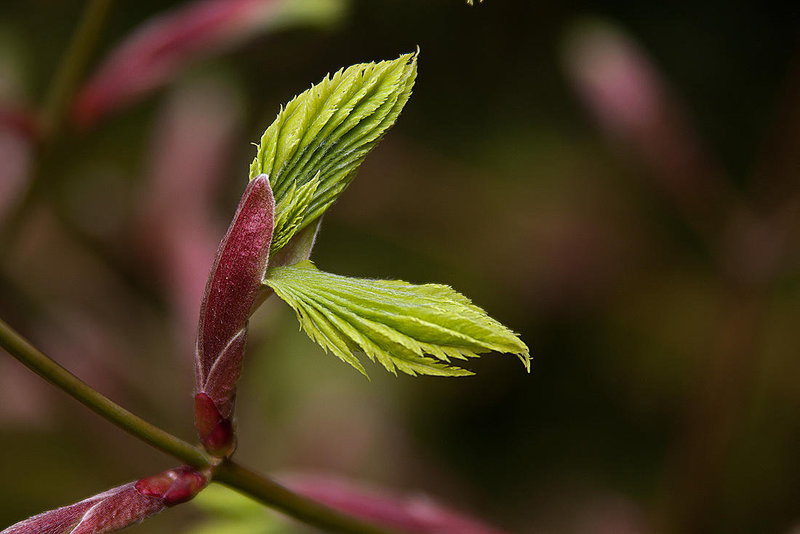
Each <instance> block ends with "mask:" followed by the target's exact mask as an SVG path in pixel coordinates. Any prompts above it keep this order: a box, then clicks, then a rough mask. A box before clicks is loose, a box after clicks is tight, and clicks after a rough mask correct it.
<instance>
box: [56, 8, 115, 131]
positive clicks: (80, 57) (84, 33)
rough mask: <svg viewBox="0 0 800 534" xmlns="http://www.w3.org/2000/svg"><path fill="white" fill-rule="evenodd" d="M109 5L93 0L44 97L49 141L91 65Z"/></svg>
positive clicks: (58, 127) (59, 127)
mask: <svg viewBox="0 0 800 534" xmlns="http://www.w3.org/2000/svg"><path fill="white" fill-rule="evenodd" d="M110 8H111V0H90V2H89V3H88V5H87V6H86V9H85V10H84V12H83V16H82V17H81V20H80V23H79V24H78V27H77V28H76V29H75V33H74V34H73V36H72V41H71V42H70V44H69V47H68V48H67V51H66V53H65V54H64V58H63V59H62V60H61V63H60V64H59V66H58V70H57V71H56V74H55V76H54V77H53V80H52V82H51V83H50V88H49V90H48V91H47V95H46V96H45V100H44V105H43V109H42V129H43V133H44V136H45V139H47V140H50V139H52V138H53V137H55V136H57V135H58V133H59V131H60V129H61V126H62V124H63V123H64V117H65V116H66V114H67V109H68V108H69V104H70V102H71V101H72V97H73V96H74V95H75V91H76V90H77V88H78V84H79V83H80V82H81V79H82V78H83V73H84V71H85V70H86V66H87V65H88V64H89V59H91V56H92V52H93V51H94V48H95V45H96V44H97V41H98V39H99V37H100V31H101V29H102V28H103V24H104V23H105V21H106V18H107V17H108V12H109V11H110Z"/></svg>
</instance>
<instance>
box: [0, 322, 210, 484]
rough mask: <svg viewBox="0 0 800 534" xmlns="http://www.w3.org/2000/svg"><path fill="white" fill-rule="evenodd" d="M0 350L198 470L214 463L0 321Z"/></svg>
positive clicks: (133, 433)
mask: <svg viewBox="0 0 800 534" xmlns="http://www.w3.org/2000/svg"><path fill="white" fill-rule="evenodd" d="M0 347H2V348H4V349H5V350H6V351H8V353H9V354H11V355H12V356H13V357H15V358H16V359H17V360H19V361H20V362H22V363H23V364H24V365H25V366H26V367H28V368H29V369H30V370H31V371H33V372H34V373H36V374H37V375H39V376H41V377H42V378H44V379H45V380H47V381H48V382H50V383H52V384H53V385H54V386H56V387H58V388H60V389H62V390H63V391H65V392H66V393H68V394H69V395H71V396H72V397H73V398H75V399H76V400H78V402H80V403H82V404H84V405H85V406H86V407H88V408H89V409H91V410H92V411H93V412H95V413H97V414H98V415H100V416H101V417H103V418H104V419H106V420H108V421H110V422H112V423H114V424H115V425H117V426H118V427H120V428H121V429H123V430H125V431H126V432H128V433H129V434H132V435H133V436H135V437H137V438H139V439H140V440H142V441H144V442H145V443H149V444H150V445H152V446H153V447H155V448H157V449H159V450H160V451H163V452H165V453H167V454H169V455H172V456H174V457H176V458H179V459H180V460H182V461H184V462H186V463H188V464H189V465H191V466H193V467H196V468H199V469H203V468H206V467H209V466H210V465H212V464H213V463H214V461H213V460H212V458H211V457H210V456H209V455H207V454H206V453H205V452H203V451H201V450H200V449H198V448H196V447H194V446H192V445H190V444H189V443H186V442H185V441H183V440H181V439H179V438H176V437H175V436H173V435H172V434H170V433H168V432H165V431H164V430H162V429H160V428H158V427H157V426H154V425H152V424H150V423H148V422H147V421H145V420H144V419H142V418H140V417H138V416H136V415H134V414H133V413H131V412H129V411H128V410H126V409H125V408H123V407H122V406H119V405H118V404H116V403H115V402H113V401H112V400H110V399H109V398H107V397H105V396H104V395H103V394H101V393H99V392H98V391H96V390H95V389H93V388H92V387H91V386H89V385H88V384H86V383H85V382H84V381H82V380H81V379H80V378H78V377H77V376H75V375H73V374H72V373H70V372H69V371H67V370H66V369H64V368H63V367H61V366H60V365H59V364H58V363H56V362H55V361H53V360H51V359H50V358H49V357H47V356H46V355H45V354H43V353H42V352H41V351H40V350H38V349H37V348H36V347H34V346H33V345H31V344H30V343H29V342H28V340H26V339H25V338H23V337H22V336H21V335H19V334H18V333H17V332H16V331H14V329H13V328H11V327H10V326H9V325H8V324H7V323H6V322H5V321H3V320H2V319H0Z"/></svg>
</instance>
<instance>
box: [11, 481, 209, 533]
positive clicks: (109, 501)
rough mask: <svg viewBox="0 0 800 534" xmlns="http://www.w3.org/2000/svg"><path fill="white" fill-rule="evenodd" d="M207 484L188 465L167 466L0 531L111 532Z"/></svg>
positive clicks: (190, 494) (187, 497)
mask: <svg viewBox="0 0 800 534" xmlns="http://www.w3.org/2000/svg"><path fill="white" fill-rule="evenodd" d="M206 484H208V480H207V479H206V477H205V476H204V475H203V474H201V473H198V472H197V471H195V470H194V469H193V468H191V467H189V466H183V467H177V468H175V469H170V470H169V471H165V472H163V473H161V474H159V475H155V476H152V477H149V478H144V479H142V480H140V481H138V482H131V483H128V484H125V485H123V486H119V487H116V488H113V489H110V490H108V491H106V492H104V493H101V494H100V495H95V496H94V497H90V498H88V499H86V500H83V501H81V502H78V503H75V504H71V505H69V506H64V507H63V508H58V509H57V510H51V511H49V512H45V513H43V514H39V515H37V516H34V517H31V518H30V519H26V520H25V521H22V522H20V523H17V524H16V525H12V526H10V527H8V528H7V529H5V530H4V531H3V532H0V534H102V533H104V532H114V531H116V530H120V529H123V528H125V527H127V526H130V525H133V524H135V523H138V522H140V521H141V520H143V519H145V518H147V517H150V516H151V515H154V514H157V513H158V512H160V511H162V510H163V509H164V508H166V507H167V506H174V505H176V504H180V503H182V502H186V501H188V500H189V499H191V498H192V497H194V496H195V495H197V493H199V492H200V490H202V489H203V488H204V487H206Z"/></svg>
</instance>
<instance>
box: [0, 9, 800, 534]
mask: <svg viewBox="0 0 800 534" xmlns="http://www.w3.org/2000/svg"><path fill="white" fill-rule="evenodd" d="M89 4H91V2H89V3H85V2H82V1H75V0H69V1H60V2H56V1H53V0H27V1H25V2H20V1H6V2H3V3H2V6H0V317H2V318H3V319H4V320H6V321H8V322H9V323H10V324H12V325H13V326H14V327H15V328H17V329H19V330H20V331H21V332H22V333H23V334H24V335H26V336H27V337H28V338H29V339H31V340H32V341H33V342H34V344H36V345H37V346H39V347H41V348H42V349H43V350H45V352H47V353H48V354H49V355H50V356H52V357H53V358H55V359H56V360H58V361H59V362H61V363H62V364H63V365H65V366H66V367H67V368H69V369H70V370H71V371H73V372H74V373H76V374H77V375H78V376H80V377H81V378H83V379H84V380H85V381H87V382H88V383H90V384H91V385H93V386H94V387H96V388H97V389H99V390H100V391H102V392H103V393H105V394H106V395H108V396H110V397H111V398H112V399H114V400H116V401H117V402H119V403H121V404H122V405H124V406H126V407H128V408H130V409H132V410H133V411H135V412H136V413H138V414H140V415H142V416H143V417H145V418H146V419H149V420H151V421H152V422H154V423H156V424H159V425H161V426H164V427H166V428H168V429H170V430H172V431H174V432H175V433H176V434H178V435H180V436H184V437H186V438H191V437H192V436H193V435H194V430H193V428H192V413H191V409H192V405H191V402H190V395H191V390H192V381H193V378H192V369H191V365H192V345H193V341H194V335H195V331H194V330H195V324H196V318H197V311H198V308H199V301H200V294H201V292H202V288H203V286H204V284H205V278H206V276H207V273H208V269H209V267H210V262H211V259H212V256H213V253H214V250H215V248H216V245H217V243H218V242H219V239H220V237H221V236H222V234H223V232H224V229H225V227H226V226H227V223H228V221H229V219H230V217H231V215H232V213H233V209H234V208H235V205H236V202H237V199H238V196H239V195H240V194H241V192H242V190H243V188H244V185H245V180H246V176H247V168H248V165H249V163H250V161H251V159H252V157H253V155H254V153H255V149H254V147H253V146H252V145H251V143H252V142H254V141H257V140H258V139H259V137H260V135H261V133H262V132H263V130H264V129H265V128H266V127H267V126H268V125H269V124H270V123H271V122H272V120H273V119H274V117H275V115H276V113H277V111H278V109H279V106H280V105H281V104H282V103H285V102H286V101H288V100H289V99H290V98H291V97H292V96H294V95H295V94H297V93H298V92H300V91H302V90H304V89H305V88H307V87H308V86H309V85H310V84H311V83H316V82H318V81H319V80H320V79H321V78H322V77H323V76H324V75H325V74H326V73H328V72H333V71H335V70H337V69H339V68H341V67H344V66H348V65H350V64H353V63H357V62H364V61H372V60H380V59H390V58H395V57H397V56H398V55H399V54H400V53H404V52H409V51H412V50H414V49H415V48H416V47H417V46H419V47H420V49H421V55H420V60H419V77H418V80H417V84H416V86H415V89H414V95H413V96H412V98H411V100H410V102H409V104H408V105H407V107H406V109H405V111H404V113H403V115H402V116H401V117H400V120H399V121H398V124H397V126H396V127H395V128H394V129H393V130H391V131H390V132H389V134H388V135H387V136H386V138H385V139H384V140H383V142H382V143H381V144H380V145H379V146H378V148H377V149H375V150H374V151H373V152H372V153H371V154H370V155H369V156H368V157H367V160H366V162H365V163H364V164H363V166H362V167H361V170H360V172H359V175H358V177H357V178H356V180H354V182H353V183H352V184H351V186H350V187H349V189H348V191H347V192H346V193H345V194H344V195H343V196H342V197H341V199H340V201H339V202H338V203H337V204H336V205H335V206H334V207H333V208H332V209H331V210H329V212H328V214H327V215H326V217H325V221H324V224H323V227H322V230H321V233H320V235H319V238H318V240H317V246H316V248H315V251H314V254H313V256H312V259H313V260H314V261H315V262H316V264H317V265H318V266H319V267H320V268H321V269H324V270H326V271H330V272H335V273H341V274H346V275H352V276H368V277H378V278H398V279H404V280H408V281H411V282H417V283H422V282H439V283H446V284H449V285H452V286H453V287H455V288H456V289H458V290H459V291H461V292H463V293H464V294H466V295H468V296H470V297H471V298H472V299H473V301H474V302H476V303H477V304H479V305H480V306H482V307H484V308H485V309H486V310H487V311H488V312H489V313H490V314H491V315H492V316H494V317H495V318H497V319H498V320H500V321H501V322H503V323H504V324H506V325H508V326H509V327H511V328H512V329H514V330H515V331H517V332H519V333H520V334H521V337H522V339H523V340H524V341H525V342H526V343H527V344H528V345H529V346H530V347H531V349H532V352H533V355H534V365H533V371H532V372H531V374H530V375H528V374H526V373H525V372H524V369H523V368H522V366H521V365H520V363H519V361H517V360H516V359H515V358H513V357H509V356H501V355H486V356H485V357H483V358H481V359H480V360H479V361H476V362H474V363H473V362H471V363H470V365H471V368H472V369H473V370H475V371H476V373H477V374H476V376H474V377H470V378H464V379H457V380H456V379H439V378H411V377H407V376H400V377H397V378H395V377H393V376H391V375H388V374H387V373H385V372H383V371H382V369H380V368H378V367H377V366H375V365H372V366H370V367H369V368H368V371H369V372H370V375H371V381H366V380H364V379H363V377H361V376H360V375H359V374H358V373H356V372H355V371H354V370H353V369H351V368H350V367H349V366H346V365H344V364H342V363H341V362H339V361H338V360H337V359H335V358H333V357H331V356H330V355H326V354H324V353H323V352H322V350H321V349H319V348H318V347H317V346H316V345H315V344H314V343H312V342H311V341H310V340H309V339H307V338H306V336H305V335H304V334H303V333H302V332H300V331H298V325H297V322H296V320H295V318H294V316H293V312H292V311H291V310H290V309H289V308H288V307H287V306H285V305H283V304H282V303H281V302H279V301H277V300H274V299H271V300H270V301H268V302H267V304H266V305H265V306H264V307H263V308H262V309H261V310H260V311H259V312H258V314H257V315H256V316H255V317H254V318H253V320H252V321H251V337H250V341H249V345H248V354H247V358H246V362H245V369H244V373H243V379H242V383H241V386H240V393H239V399H238V403H237V404H238V409H239V432H240V438H239V449H238V452H237V458H238V459H239V460H240V461H241V462H243V463H245V464H248V465H251V466H254V467H256V468H258V469H259V470H261V471H264V472H268V473H297V472H303V473H324V474H331V473H333V474H336V475H337V476H342V477H346V478H348V479H352V480H356V481H362V482H366V483H367V484H369V485H374V486H380V487H386V488H392V490H393V491H397V492H400V493H419V492H421V493H424V494H426V495H430V496H431V497H432V498H435V499H437V500H439V501H441V502H444V503H447V504H448V505H450V506H453V507H455V508H456V509H461V510H465V511H468V512H469V513H470V514H472V515H474V516H477V517H480V518H482V519H483V520H485V521H487V522H488V523H490V524H493V525H497V527H498V528H502V529H504V530H506V531H508V532H518V533H554V534H555V533H558V534H561V533H568V534H572V533H574V534H582V533H602V534H605V533H609V534H611V533H620V534H638V533H652V532H658V533H701V532H702V533H752V532H763V533H779V534H796V533H797V532H800V454H798V450H800V387H798V380H799V379H800V358H798V355H800V328H798V326H799V325H800V321H799V320H800V276H798V275H799V274H800V271H798V262H800V254H799V252H800V55H798V51H799V50H800V48H798V44H800V42H798V35H799V34H798V22H800V17H798V12H797V8H796V6H790V5H786V6H784V7H778V4H774V5H773V4H772V3H770V2H758V3H756V2H752V3H737V2H734V3H731V2H717V1H713V2H703V3H696V2H685V1H684V2H677V3H671V5H669V6H666V5H659V3H653V2H632V1H630V2H629V1H594V2H593V1H578V2H570V3H564V4H562V3H558V2H555V3H554V2H549V3H548V2H529V1H521V0H520V1H511V0H506V1H504V0H486V2H485V3H483V4H480V5H475V6H473V7H469V6H467V5H465V3H464V2H461V1H459V0H436V1H431V0H415V1H409V0H380V1H379V0H361V1H357V0H353V1H350V2H345V1H336V0H329V1H322V0H264V1H253V0H245V1H241V0H237V1H230V2H228V3H226V2H222V3H219V4H217V5H214V3H213V2H212V3H211V4H209V3H188V4H181V5H179V6H177V8H176V6H175V5H173V3H171V2H166V1H156V0H140V1H137V2H122V1H118V2H113V3H111V4H110V6H109V9H108V12H107V13H105V16H102V15H103V14H100V15H98V14H97V11H96V12H95V15H96V16H95V18H94V19H91V15H90V19H91V20H90V21H89V23H87V24H89V26H91V24H93V22H92V20H94V21H95V22H97V24H96V25H95V26H94V27H93V29H91V31H90V32H89V33H91V32H94V34H95V35H97V36H98V40H97V42H96V43H95V44H94V45H93V46H90V45H91V43H84V44H85V45H86V54H85V55H86V57H87V62H88V63H87V67H86V70H85V72H84V73H80V70H81V69H77V70H76V72H77V73H78V74H77V75H76V76H74V78H75V79H73V80H71V79H70V75H69V74H67V75H64V76H59V75H58V74H57V72H58V69H59V65H60V64H63V57H64V55H65V50H66V49H67V47H68V44H69V43H70V41H71V39H72V34H73V32H74V31H75V29H76V27H78V25H79V24H80V21H81V17H82V13H83V12H84V10H85V8H86V6H87V5H89ZM95 4H97V2H95ZM236 6H238V7H236ZM95 8H96V6H95ZM91 9H92V7H91V6H90V7H89V10H90V11H91ZM176 9H177V10H178V11H175V10H176ZM164 13H169V15H167V18H162V19H160V22H158V21H156V19H155V17H157V16H158V15H163V14H164ZM95 19H96V20H95ZM98 21H99V22H98ZM154 21H156V22H154ZM58 80H61V81H58ZM54 84H60V85H59V87H61V88H62V89H61V90H60V91H59V90H57V89H54ZM70 87H73V88H74V91H71V90H70ZM59 95H62V96H64V95H66V97H64V98H61V97H59ZM67 97H68V98H67ZM41 110H44V111H41ZM40 111H41V113H40ZM0 452H1V454H0V457H2V459H0V472H1V473H2V478H3V480H4V481H5V483H4V484H2V485H0V503H2V504H1V505H0V526H6V525H8V524H11V523H13V522H15V521H18V520H21V519H22V518H25V517H27V516H29V515H32V514H35V513H38V512H40V511H43V510H46V509H51V508H54V507H57V506H61V505H64V504H67V503H70V502H74V501H77V500H80V499H82V498H85V497H87V496H89V495H93V494H95V493H98V492H99V491H101V490H104V489H106V488H108V487H111V486H114V485H118V484H120V483H123V482H125V481H128V480H133V479H137V478H140V477H143V476H146V475H149V474H152V473H155V472H157V471H160V470H163V469H166V468H169V467H171V466H172V465H173V464H174V461H173V460H171V459H170V458H167V457H165V456H164V455H162V454H161V453H158V452H156V451H153V450H151V449H150V448H148V447H147V446H145V445H143V444H141V443H138V442H137V441H135V440H134V439H132V438H129V437H128V436H127V435H125V434H124V433H122V432H121V431H119V430H118V429H116V428H114V427H112V426H111V425H109V424H108V423H107V422H105V421H103V420H102V419H100V418H99V417H97V416H95V415H93V414H92V413H89V412H88V411H87V410H86V409H85V408H83V407H82V406H80V405H79V404H77V403H76V402H74V401H72V400H71V399H69V398H67V397H66V396H65V395H64V394H62V393H61V392H59V391H57V390H56V389H54V388H53V387H51V386H49V385H48V384H46V383H45V382H44V381H42V380H41V379H39V378H38V377H36V376H34V375H33V374H32V373H31V372H29V371H28V370H27V369H25V368H24V367H22V365H21V364H19V363H17V362H16V360H13V359H12V358H10V357H9V356H8V355H6V354H0ZM218 499H220V500H221V501H224V500H225V499H235V497H231V496H230V495H227V496H225V495H218ZM214 500H215V499H214V498H213V497H212V498H206V500H205V501H203V500H201V502H200V503H199V504H198V505H197V506H182V507H178V508H176V509H174V510H170V511H168V512H166V513H163V514H161V515H160V516H157V517H155V518H153V519H151V520H148V521H147V522H145V523H143V524H142V525H139V526H137V527H134V528H132V529H131V530H130V532H141V533H144V532H152V533H167V532H187V533H188V532H200V531H203V532H226V531H229V532H234V531H235V532H253V533H257V532H278V531H280V532H300V531H302V530H301V529H300V528H299V527H295V526H291V525H287V524H284V523H281V522H280V520H277V519H274V518H272V519H268V518H266V517H267V516H265V515H263V514H265V512H263V511H262V510H261V509H260V508H258V507H257V508H256V509H255V510H253V509H251V508H247V507H246V506H244V505H242V506H243V507H242V511H241V517H238V516H237V517H238V518H237V517H233V515H230V514H229V515H228V516H226V515H225V514H226V512H225V509H226V508H225V507H224V506H223V507H220V506H219V505H218V503H217V505H215V503H214ZM220 508H221V509H222V511H220ZM231 509H232V508H231ZM237 513H239V512H237ZM248 514H250V517H251V518H252V517H256V519H255V520H253V521H250V522H249V523H248V521H249V520H247V519H246V518H244V517H245V516H247V515H248ZM270 517H271V516H270ZM226 525H227V526H226ZM247 525H249V527H248V526H247ZM247 528H250V530H247ZM236 529H238V530H236Z"/></svg>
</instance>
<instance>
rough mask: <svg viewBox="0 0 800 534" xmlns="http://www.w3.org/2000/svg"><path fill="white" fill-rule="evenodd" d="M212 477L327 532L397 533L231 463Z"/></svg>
mask: <svg viewBox="0 0 800 534" xmlns="http://www.w3.org/2000/svg"><path fill="white" fill-rule="evenodd" d="M214 480H216V481H217V482H221V483H222V484H225V485H226V486H229V487H231V488H233V489H235V490H238V491H241V492H242V493H245V494H247V495H249V496H250V497H253V498H254V499H257V500H258V501H260V502H262V503H263V504H266V505H268V506H271V507H273V508H277V509H279V510H281V511H282V512H284V513H286V514H288V515H290V516H292V517H294V518H295V519H298V520H300V521H303V522H305V523H308V524H309V525H313V526H316V527H318V528H322V529H324V530H325V531H326V532H338V533H342V534H400V533H399V532H398V531H394V530H389V529H386V528H383V527H378V526H375V525H371V524H369V523H365V522H363V521H361V520H359V519H355V518H354V517H351V516H349V515H345V514H343V513H341V512H338V511H336V510H333V509H331V508H328V507H327V506H324V505H322V504H319V503H318V502H316V501H313V500H311V499H308V498H306V497H303V496H302V495H298V494H297V493H294V492H293V491H291V490H289V489H287V488H285V487H283V486H281V485H280V484H278V483H277V482H275V481H273V480H271V479H269V478H266V477H263V476H261V475H259V474H257V473H254V472H252V471H250V470H249V469H247V468H245V467H242V466H240V465H238V464H236V463H234V462H230V461H225V462H223V463H221V464H220V465H219V466H217V468H216V469H215V471H214Z"/></svg>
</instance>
